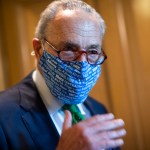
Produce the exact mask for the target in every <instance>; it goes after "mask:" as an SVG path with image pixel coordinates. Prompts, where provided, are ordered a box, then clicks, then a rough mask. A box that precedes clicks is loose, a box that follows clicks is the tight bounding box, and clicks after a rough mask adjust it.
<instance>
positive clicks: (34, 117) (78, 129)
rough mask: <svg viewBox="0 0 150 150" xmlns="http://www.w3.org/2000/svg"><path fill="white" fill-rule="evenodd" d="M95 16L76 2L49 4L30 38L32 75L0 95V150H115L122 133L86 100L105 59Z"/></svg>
mask: <svg viewBox="0 0 150 150" xmlns="http://www.w3.org/2000/svg"><path fill="white" fill-rule="evenodd" d="M104 32H105V25H104V21H103V19H102V18H101V16H100V15H99V14H98V13H97V12H96V11H95V9H93V8H92V7H91V6H89V5H88V4H86V3H84V2H82V1H80V0H59V1H54V2H52V3H51V4H50V5H49V6H48V7H47V8H46V9H45V10H44V11H43V13H42V15H41V18H40V20H39V23H38V25H37V28H36V32H35V38H34V39H33V47H34V55H35V60H36V70H35V71H34V72H32V73H31V74H30V75H28V76H27V77H26V78H25V79H24V80H23V81H21V82H20V83H19V84H17V85H15V86H14V87H12V88H10V89H8V90H6V91H3V92H1V93H0V149H1V150H8V149H12V150H35V149H39V150H55V149H57V150H103V149H119V148H117V147H120V146H121V145H123V139H122V137H123V136H124V135H125V133H126V131H125V129H123V125H124V122H123V120H121V119H114V115H113V114H111V113H107V111H106V109H105V107H104V106H103V105H102V104H100V103H98V102H96V101H95V100H93V99H92V98H90V97H88V93H89V91H90V90H91V89H92V87H93V86H94V84H95V83H96V81H97V79H98V77H99V76H100V74H101V64H102V63H103V62H104V60H105V59H106V55H105V53H104V51H103V50H102V39H103V36H104Z"/></svg>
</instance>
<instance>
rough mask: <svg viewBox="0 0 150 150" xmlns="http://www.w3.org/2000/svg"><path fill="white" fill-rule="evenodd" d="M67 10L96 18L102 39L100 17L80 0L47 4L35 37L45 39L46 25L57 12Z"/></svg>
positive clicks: (62, 0)
mask: <svg viewBox="0 0 150 150" xmlns="http://www.w3.org/2000/svg"><path fill="white" fill-rule="evenodd" d="M68 9H69V10H77V9H81V10H84V11H85V12H87V13H89V14H92V15H94V16H96V18H97V19H98V20H99V24H100V32H101V34H102V37H103V36H104V33H105V22H104V20H103V18H102V17H101V15H100V14H99V13H98V12H96V10H95V9H94V8H92V7H91V6H90V5H88V4H87V3H85V2H83V1H82V0H55V1H53V2H52V3H51V4H49V5H48V6H47V8H46V9H45V10H44V11H43V12H42V13H41V16H40V20H39V22H38V24H37V27H36V30H35V37H36V38H38V39H40V40H42V39H43V38H44V37H45V31H46V27H47V25H48V23H49V22H50V21H52V20H53V19H54V18H55V16H56V14H57V12H58V11H59V10H68Z"/></svg>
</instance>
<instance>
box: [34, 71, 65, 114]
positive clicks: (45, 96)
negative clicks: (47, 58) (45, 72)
mask: <svg viewBox="0 0 150 150" xmlns="http://www.w3.org/2000/svg"><path fill="white" fill-rule="evenodd" d="M32 78H33V81H34V82H35V85H36V87H37V89H38V92H39V94H40V96H41V98H42V100H43V102H44V104H45V106H46V108H47V110H48V112H49V114H50V115H53V114H54V113H55V112H57V111H58V110H59V109H60V108H61V107H62V106H63V104H62V103H61V102H60V101H58V100H57V99H56V98H55V97H54V96H53V95H52V94H51V93H50V91H49V89H48V87H47V85H46V83H45V80H44V78H43V76H42V75H41V73H40V72H39V70H38V69H36V70H35V71H34V72H33V74H32Z"/></svg>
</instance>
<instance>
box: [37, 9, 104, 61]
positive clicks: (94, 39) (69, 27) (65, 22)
mask: <svg viewBox="0 0 150 150" xmlns="http://www.w3.org/2000/svg"><path fill="white" fill-rule="evenodd" d="M46 39H47V40H48V41H49V42H50V43H51V44H52V45H53V46H54V47H55V48H57V49H58V50H63V49H64V48H66V47H67V49H69V48H72V47H73V48H76V49H79V50H84V51H86V50H88V49H90V48H92V47H96V48H101V41H102V35H101V33H100V26H99V22H98V21H97V19H96V17H94V16H91V15H89V14H87V13H86V12H84V11H82V10H76V11H70V10H65V11H60V12H58V13H57V15H56V17H55V19H54V20H53V21H52V22H50V23H49V24H48V26H47V29H46ZM44 49H46V50H47V51H48V52H49V53H51V54H52V55H55V56H57V53H56V52H55V51H54V50H53V49H52V48H51V47H49V45H48V44H47V43H46V42H45V43H44ZM35 53H36V50H35ZM37 53H39V54H40V55H39V56H40V57H41V55H42V53H43V50H42V48H41V47H40V50H39V51H38V52H37ZM40 57H39V58H40ZM39 58H38V59H37V60H38V62H37V63H39V60H40V59H39ZM77 61H86V57H85V54H84V55H81V56H80V57H79V58H78V59H77Z"/></svg>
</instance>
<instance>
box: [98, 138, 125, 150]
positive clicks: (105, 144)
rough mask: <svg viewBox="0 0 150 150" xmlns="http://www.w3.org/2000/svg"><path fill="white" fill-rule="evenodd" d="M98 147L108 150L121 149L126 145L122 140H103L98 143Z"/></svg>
mask: <svg viewBox="0 0 150 150" xmlns="http://www.w3.org/2000/svg"><path fill="white" fill-rule="evenodd" d="M97 144H98V145H97V146H98V147H101V148H103V149H108V148H116V147H120V146H122V145H123V144H124V141H123V140H122V139H116V140H106V139H105V140H102V141H99V142H98V143H97Z"/></svg>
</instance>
